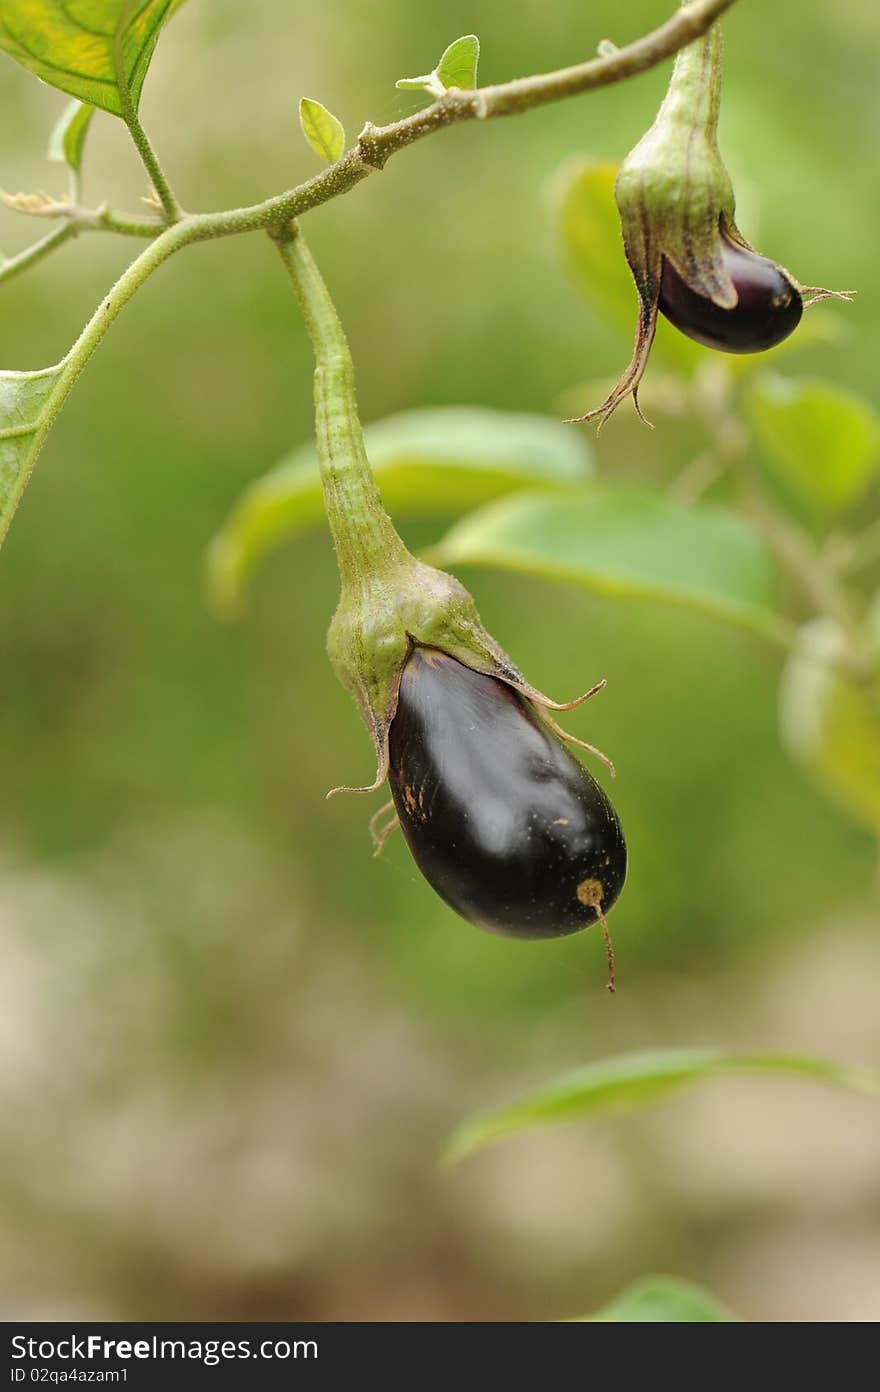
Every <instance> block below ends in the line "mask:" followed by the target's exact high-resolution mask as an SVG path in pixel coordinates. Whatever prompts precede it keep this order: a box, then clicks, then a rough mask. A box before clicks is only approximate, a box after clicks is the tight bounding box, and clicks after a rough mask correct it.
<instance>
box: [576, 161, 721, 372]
mask: <svg viewBox="0 0 880 1392" xmlns="http://www.w3.org/2000/svg"><path fill="white" fill-rule="evenodd" d="M617 169H618V166H617V165H616V164H612V163H610V162H608V161H605V160H601V161H600V160H583V159H576V160H571V161H569V163H568V164H566V165H565V166H564V167H563V169H562V170H561V171H560V174H559V176H558V178H557V180H556V185H555V188H554V206H555V212H556V221H557V225H558V228H559V233H560V236H561V239H562V247H563V252H564V254H565V260H566V264H567V266H568V269H569V272H570V273H571V275H572V278H573V279H574V282H575V284H576V285H577V286H578V288H579V290H580V291H581V293H582V294H583V296H584V299H585V300H586V301H587V303H588V305H589V306H590V308H591V309H593V310H594V311H595V313H596V314H598V315H599V317H600V318H601V319H602V320H603V321H604V322H605V323H606V324H607V325H608V327H609V328H610V329H613V330H615V331H616V332H617V333H618V334H619V335H620V336H621V338H624V339H626V341H627V342H629V341H630V340H631V339H632V336H633V332H634V330H635V325H636V317H637V314H638V306H639V301H638V295H637V293H636V288H635V286H634V284H633V279H632V275H631V274H630V271H629V268H628V266H627V263H626V257H625V256H624V252H623V239H622V237H621V232H620V217H619V215H618V212H617V205H616V203H615V201H614V181H615V179H616V178H617ZM702 351H703V350H701V349H700V348H699V347H698V346H697V345H696V344H694V343H691V342H690V340H689V339H686V338H685V337H684V336H683V335H682V334H680V333H676V332H674V331H673V330H669V329H667V328H666V326H665V325H663V324H662V323H661V324H658V332H657V339H656V342H655V347H654V354H655V356H659V357H660V358H662V359H663V360H665V361H666V362H667V363H671V364H673V365H675V366H677V367H679V368H682V369H690V368H691V367H692V366H693V364H694V363H695V362H696V361H697V360H698V359H699V356H700V353H701V352H702Z"/></svg>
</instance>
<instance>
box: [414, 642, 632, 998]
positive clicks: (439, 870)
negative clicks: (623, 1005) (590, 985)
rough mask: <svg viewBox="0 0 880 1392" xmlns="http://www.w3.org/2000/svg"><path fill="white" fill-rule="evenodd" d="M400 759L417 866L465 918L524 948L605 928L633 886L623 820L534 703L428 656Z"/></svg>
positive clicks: (422, 659)
mask: <svg viewBox="0 0 880 1392" xmlns="http://www.w3.org/2000/svg"><path fill="white" fill-rule="evenodd" d="M389 754H390V765H389V778H390V785H391V793H392V796H393V799H394V805H395V807H396V809H397V816H398V818H399V821H400V825H401V827H402V829H403V834H404V836H405V838H406V841H407V844H408V845H409V848H410V850H411V852H412V854H413V857H414V859H415V861H416V864H417V865H418V867H419V869H420V870H421V872H422V874H423V875H424V876H425V878H426V879H427V881H428V883H429V884H430V885H431V886H432V887H433V888H434V889H435V890H436V891H437V893H438V894H439V895H440V897H441V898H442V899H444V900H445V901H446V903H447V904H449V905H451V907H452V908H453V909H455V910H456V912H457V913H459V914H461V915H462V917H463V918H466V919H468V920H469V921H470V922H471V923H474V924H476V926H477V927H479V928H485V929H488V930H489V931H490V932H493V933H501V934H505V935H507V936H510V937H517V938H552V937H559V936H563V935H565V934H568V933H575V932H577V931H578V930H579V929H581V928H586V927H588V926H589V925H590V924H591V923H595V922H596V920H597V919H600V920H602V923H603V928H604V927H605V922H604V915H605V914H606V913H607V912H608V910H609V909H610V908H611V906H612V905H613V904H614V902H615V900H616V899H617V897H618V895H619V894H620V891H621V889H622V888H623V882H624V878H625V876H626V845H625V842H624V839H623V832H622V831H621V827H620V822H619V821H618V818H617V813H616V812H615V810H614V808H613V807H612V805H611V803H610V801H609V800H608V798H607V797H606V795H605V793H604V792H603V791H602V789H601V788H600V787H599V785H598V783H597V782H596V781H595V779H593V778H592V777H591V775H590V774H589V773H588V772H587V770H586V769H585V768H584V766H583V765H582V764H581V763H580V762H579V761H578V760H577V759H576V758H575V757H574V756H573V755H572V754H570V753H569V751H568V750H567V749H566V747H565V745H564V744H563V743H562V741H561V740H560V738H559V737H558V736H557V735H556V734H555V733H554V732H553V730H552V729H551V728H550V727H549V725H548V724H547V723H546V720H545V719H544V718H542V716H541V715H539V714H538V712H537V710H536V708H535V707H534V706H533V704H532V703H531V702H530V701H529V700H528V699H527V698H526V697H525V696H523V695H521V694H520V693H519V692H518V691H516V690H515V689H514V688H513V687H511V686H509V685H507V684H506V683H505V682H503V681H500V680H498V678H496V677H492V676H486V675H484V674H483V673H480V672H476V671H474V670H473V669H472V668H470V667H467V666H465V665H464V664H463V663H461V662H458V661H456V659H455V658H453V657H450V656H449V655H448V654H447V653H444V652H440V651H438V650H437V649H432V648H426V647H415V648H413V650H412V652H411V654H410V656H409V659H408V661H407V663H406V666H405V667H404V670H403V673H402V676H401V681H400V693H399V700H398V705H397V712H396V714H395V716H394V719H393V721H392V723H391V730H390V738H389ZM610 984H611V988H612V989H613V981H612V982H611V983H610Z"/></svg>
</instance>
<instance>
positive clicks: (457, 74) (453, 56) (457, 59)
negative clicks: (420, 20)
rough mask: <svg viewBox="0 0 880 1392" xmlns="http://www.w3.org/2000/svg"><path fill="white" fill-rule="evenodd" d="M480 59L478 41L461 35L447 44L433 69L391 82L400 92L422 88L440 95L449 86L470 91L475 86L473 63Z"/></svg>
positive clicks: (475, 37) (474, 67) (476, 64)
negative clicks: (419, 74)
mask: <svg viewBox="0 0 880 1392" xmlns="http://www.w3.org/2000/svg"><path fill="white" fill-rule="evenodd" d="M479 61H480V40H479V39H478V38H477V36H476V34H464V35H463V36H462V38H460V39H456V40H455V42H454V43H451V44H450V45H449V47H448V48H447V49H446V51H445V52H444V54H443V55H442V57H441V59H440V62H439V63H438V64H437V66H436V68H435V69H434V71H433V72H429V73H422V75H421V77H401V78H398V80H397V82H396V83H395V86H396V87H401V88H402V89H403V90H404V91H425V92H430V93H431V95H432V96H434V97H439V96H442V95H443V93H444V92H446V91H448V89H449V88H450V87H461V88H463V89H464V90H466V91H467V90H470V89H471V88H473V87H476V85H477V66H478V64H479Z"/></svg>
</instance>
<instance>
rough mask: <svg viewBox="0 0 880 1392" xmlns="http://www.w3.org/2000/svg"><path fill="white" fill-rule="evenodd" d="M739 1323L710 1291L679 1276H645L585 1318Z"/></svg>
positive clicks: (621, 1321)
mask: <svg viewBox="0 0 880 1392" xmlns="http://www.w3.org/2000/svg"><path fill="white" fill-rule="evenodd" d="M736 1319H737V1317H736V1315H733V1314H731V1312H730V1311H729V1310H726V1309H725V1308H724V1306H723V1305H720V1304H719V1303H718V1301H717V1300H716V1299H715V1297H714V1296H713V1295H710V1293H709V1292H708V1291H707V1290H703V1288H702V1287H701V1286H695V1285H693V1284H692V1283H691V1282H690V1281H682V1280H679V1278H678V1277H675V1276H645V1277H644V1278H643V1279H642V1280H641V1281H634V1282H633V1284H632V1285H631V1286H627V1288H626V1290H623V1291H621V1292H620V1294H619V1295H618V1296H615V1298H614V1299H613V1300H612V1301H611V1302H610V1304H608V1305H605V1306H603V1308H602V1309H601V1310H598V1311H597V1312H596V1314H595V1315H587V1316H585V1320H586V1321H588V1322H590V1323H601V1324H709V1323H715V1324H731V1323H734V1322H736Z"/></svg>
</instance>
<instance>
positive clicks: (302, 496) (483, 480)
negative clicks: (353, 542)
mask: <svg viewBox="0 0 880 1392" xmlns="http://www.w3.org/2000/svg"><path fill="white" fill-rule="evenodd" d="M365 437H366V443H367V451H368V453H369V456H370V462H371V464H372V466H373V469H374V472H375V474H376V477H377V478H378V480H379V483H380V486H381V489H382V496H383V499H384V501H385V504H386V506H387V507H388V508H389V509H390V510H391V511H392V512H393V513H395V514H396V515H398V516H433V515H438V514H439V515H442V516H449V515H450V514H455V513H456V512H459V511H461V510H463V509H466V508H470V507H476V506H478V505H479V504H481V503H484V502H486V501H488V500H489V499H492V498H497V497H498V496H499V495H501V494H503V493H509V492H511V491H513V490H515V489H521V488H534V487H535V486H536V484H541V485H543V486H544V487H548V486H563V485H566V484H575V483H577V482H579V481H580V480H582V479H583V478H584V477H585V476H586V475H587V474H588V473H589V471H590V468H591V457H590V453H589V447H588V445H587V442H586V440H585V438H584V436H583V435H582V434H580V435H579V434H577V433H576V432H574V431H572V430H570V429H569V428H568V427H567V426H563V425H560V424H559V422H558V421H555V420H551V419H549V418H548V417H545V416H532V415H519V414H508V413H505V412H502V411H488V410H480V409H477V408H472V407H444V408H441V409H437V410H426V411H408V412H405V413H403V414H401V415H397V416H390V417H388V418H387V419H386V420H381V421H376V422H375V423H374V424H372V425H369V426H367V428H366V431H365ZM323 516H324V513H323V503H322V499H321V481H320V475H319V473H318V466H317V462H316V459H315V452H314V448H313V446H312V445H306V446H303V447H302V448H301V449H299V450H297V451H295V452H294V453H293V454H291V455H290V456H288V458H287V459H286V460H284V461H283V462H282V463H281V464H280V465H279V466H278V468H276V469H273V470H272V472H271V473H269V474H266V475H265V476H264V477H263V478H261V479H258V480H257V481H256V482H255V483H253V484H251V485H250V487H249V488H248V489H247V490H246V491H245V493H244V494H243V496H242V497H241V499H240V500H239V502H238V503H237V504H236V506H235V508H234V510H233V512H232V514H231V516H230V518H229V520H228V521H227V523H226V525H225V526H224V527H223V529H222V531H221V532H220V533H219V534H218V536H217V537H216V538H215V539H214V541H213V542H212V544H211V547H210V550H209V553H208V558H207V585H208V592H209V597H210V601H211V604H212V606H213V608H214V609H215V610H216V611H217V612H218V613H219V614H221V615H223V616H226V617H230V616H232V615H234V614H235V613H236V612H237V611H238V609H239V608H240V604H241V597H242V590H243V587H244V584H245V582H246V581H247V578H248V576H249V575H250V573H251V571H252V570H253V568H254V566H255V565H256V563H257V561H258V560H259V559H260V558H261V557H262V556H263V555H265V554H266V552H268V551H270V550H272V549H273V548H275V547H277V546H279V545H280V544H281V543H282V542H285V541H289V540H291V539H292V538H293V537H295V536H297V535H298V534H299V533H301V532H303V531H305V530H306V529H307V528H309V527H313V526H316V525H318V524H319V523H321V522H322V521H323Z"/></svg>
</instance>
